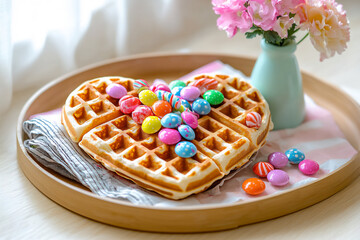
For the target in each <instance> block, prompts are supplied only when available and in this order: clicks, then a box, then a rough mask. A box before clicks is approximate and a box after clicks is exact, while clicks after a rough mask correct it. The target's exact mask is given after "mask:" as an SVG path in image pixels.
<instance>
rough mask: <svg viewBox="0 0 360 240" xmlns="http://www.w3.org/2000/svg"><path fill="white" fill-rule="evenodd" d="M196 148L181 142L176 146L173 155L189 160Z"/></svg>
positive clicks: (186, 142)
mask: <svg viewBox="0 0 360 240" xmlns="http://www.w3.org/2000/svg"><path fill="white" fill-rule="evenodd" d="M196 151H197V148H196V146H195V145H194V144H193V143H191V142H188V141H182V142H179V143H178V144H176V146H175V153H176V154H177V155H178V156H179V157H182V158H189V157H192V156H194V155H195V154H196Z"/></svg>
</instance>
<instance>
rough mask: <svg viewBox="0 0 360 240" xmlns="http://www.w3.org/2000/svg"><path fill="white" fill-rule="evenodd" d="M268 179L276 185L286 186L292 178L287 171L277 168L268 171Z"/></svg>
mask: <svg viewBox="0 0 360 240" xmlns="http://www.w3.org/2000/svg"><path fill="white" fill-rule="evenodd" d="M267 180H268V181H269V182H270V183H271V184H272V185H274V186H285V185H286V184H288V183H289V180H290V178H289V175H288V174H287V173H286V172H285V171H283V170H279V169H275V170H272V171H271V172H269V173H268V175H267Z"/></svg>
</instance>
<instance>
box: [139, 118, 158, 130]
mask: <svg viewBox="0 0 360 240" xmlns="http://www.w3.org/2000/svg"><path fill="white" fill-rule="evenodd" d="M141 128H142V130H143V131H144V132H145V133H147V134H153V133H156V132H157V131H159V130H160V128H161V121H160V118H158V117H156V116H149V117H147V118H145V120H144V121H143V123H142V126H141Z"/></svg>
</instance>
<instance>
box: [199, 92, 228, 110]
mask: <svg viewBox="0 0 360 240" xmlns="http://www.w3.org/2000/svg"><path fill="white" fill-rule="evenodd" d="M203 98H204V99H205V100H206V101H208V103H210V105H211V106H216V105H219V104H220V103H222V102H223V101H224V95H223V94H222V93H221V92H219V91H217V90H209V91H206V92H205V93H204V95H203Z"/></svg>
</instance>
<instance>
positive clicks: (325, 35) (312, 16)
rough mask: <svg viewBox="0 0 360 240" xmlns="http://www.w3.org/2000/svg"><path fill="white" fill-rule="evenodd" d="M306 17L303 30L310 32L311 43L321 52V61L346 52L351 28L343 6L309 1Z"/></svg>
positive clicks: (317, 0)
mask: <svg viewBox="0 0 360 240" xmlns="http://www.w3.org/2000/svg"><path fill="white" fill-rule="evenodd" d="M305 16H306V21H305V22H304V23H303V27H302V29H304V28H307V29H308V30H309V34H310V39H311V42H312V44H313V45H314V47H315V49H316V50H318V51H319V52H320V61H323V60H324V59H326V58H329V57H332V56H334V55H335V53H338V54H341V53H342V52H344V51H345V49H346V47H347V45H346V43H347V42H348V41H350V27H349V21H348V19H347V17H346V12H345V11H344V10H343V8H342V5H341V4H338V3H336V2H335V1H334V0H307V4H306V6H305Z"/></svg>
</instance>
